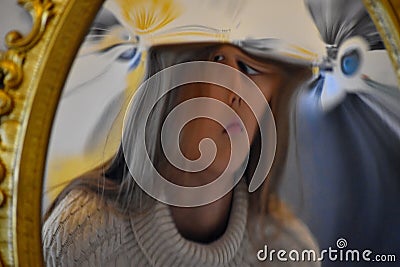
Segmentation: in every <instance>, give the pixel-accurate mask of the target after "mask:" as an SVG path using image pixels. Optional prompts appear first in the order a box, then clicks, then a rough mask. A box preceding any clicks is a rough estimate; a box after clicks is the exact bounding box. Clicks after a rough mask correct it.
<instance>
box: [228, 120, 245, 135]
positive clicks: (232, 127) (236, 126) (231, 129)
mask: <svg viewBox="0 0 400 267" xmlns="http://www.w3.org/2000/svg"><path fill="white" fill-rule="evenodd" d="M241 132H243V126H242V124H241V123H240V122H237V121H234V122H232V123H230V124H228V125H227V126H226V127H225V128H224V133H232V134H234V133H241Z"/></svg>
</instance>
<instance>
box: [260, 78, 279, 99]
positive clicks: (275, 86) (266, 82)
mask: <svg viewBox="0 0 400 267" xmlns="http://www.w3.org/2000/svg"><path fill="white" fill-rule="evenodd" d="M255 83H256V84H257V86H258V88H260V90H261V92H262V93H263V95H264V97H265V99H266V100H267V101H268V102H271V99H272V98H273V97H274V96H275V95H276V94H277V93H278V92H279V90H280V89H281V88H282V87H283V77H282V76H281V75H270V76H268V77H262V78H259V79H257V80H255Z"/></svg>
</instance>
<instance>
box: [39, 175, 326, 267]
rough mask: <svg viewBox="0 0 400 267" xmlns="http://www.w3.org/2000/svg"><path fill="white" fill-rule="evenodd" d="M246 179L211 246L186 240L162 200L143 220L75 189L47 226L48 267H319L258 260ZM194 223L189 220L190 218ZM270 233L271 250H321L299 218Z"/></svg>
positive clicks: (45, 257) (49, 219) (234, 197)
mask: <svg viewBox="0 0 400 267" xmlns="http://www.w3.org/2000/svg"><path fill="white" fill-rule="evenodd" d="M246 189H247V188H246V184H245V182H244V181H242V182H240V183H239V184H238V185H237V186H236V188H235V189H234V193H233V202H232V209H231V215H230V218H229V222H228V226H227V229H226V231H225V233H224V234H223V235H222V236H221V237H220V238H219V239H218V240H216V241H214V242H212V243H210V244H200V243H196V242H192V241H190V240H187V239H185V238H183V237H182V236H181V235H180V234H179V232H178V230H177V228H176V226H175V224H174V221H173V219H172V217H171V213H170V208H169V207H168V206H167V205H165V204H162V203H160V202H157V204H156V205H154V207H153V208H152V212H150V213H148V214H145V215H142V216H130V218H127V217H126V216H122V215H118V214H117V213H114V212H112V211H110V209H107V208H106V205H108V204H107V203H106V201H102V199H101V198H100V197H99V196H98V195H95V194H94V193H87V192H85V191H81V190H74V191H72V192H70V193H69V194H68V195H67V197H65V198H64V199H63V200H62V201H61V203H60V204H59V205H58V206H57V207H56V208H55V209H54V211H53V212H52V214H51V216H50V217H49V218H48V219H47V220H46V222H45V224H44V226H43V245H44V259H45V262H46V264H47V266H80V267H81V266H139V267H141V266H185V267H186V266H240V267H244V266H319V264H318V263H316V262H280V261H278V260H277V259H276V258H274V261H272V262H269V261H268V260H267V261H259V260H258V259H257V255H256V253H255V252H254V251H258V250H260V249H263V248H262V247H260V248H255V247H254V246H253V245H252V244H251V242H250V240H249V233H248V231H247V229H246V223H247V208H248V207H247V205H248V192H247V190H246ZM188 219H190V218H188ZM267 221H271V223H269V224H268V227H267V229H265V231H266V232H267V234H268V235H269V236H270V237H271V238H269V239H268V240H265V245H268V249H269V250H270V249H276V250H278V249H286V250H288V251H289V250H291V249H296V250H298V251H300V253H301V251H302V250H304V249H314V250H317V246H316V245H315V242H314V240H313V238H312V237H311V235H310V233H309V231H308V230H307V228H306V227H305V226H304V225H303V224H302V223H300V222H299V221H298V220H291V221H290V222H289V223H286V224H284V227H283V229H282V230H281V231H280V232H279V235H278V236H276V231H275V230H276V227H275V226H274V224H273V222H272V220H271V219H268V220H267Z"/></svg>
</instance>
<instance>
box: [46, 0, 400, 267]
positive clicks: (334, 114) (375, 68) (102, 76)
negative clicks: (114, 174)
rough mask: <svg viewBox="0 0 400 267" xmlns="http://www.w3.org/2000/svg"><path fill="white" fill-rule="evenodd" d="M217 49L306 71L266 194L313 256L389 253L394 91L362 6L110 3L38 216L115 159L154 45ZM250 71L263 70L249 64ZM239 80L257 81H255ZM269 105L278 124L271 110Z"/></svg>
mask: <svg viewBox="0 0 400 267" xmlns="http://www.w3.org/2000/svg"><path fill="white" fill-rule="evenodd" d="M217 43H219V44H225V45H226V46H227V47H230V48H232V47H231V45H233V47H234V48H237V49H238V51H240V52H238V53H239V55H246V56H247V57H248V60H249V61H251V60H254V62H262V64H261V63H260V64H261V65H262V66H263V67H264V66H265V65H264V64H267V63H268V64H269V65H268V64H267V65H268V66H270V65H273V66H275V64H276V65H279V66H280V67H282V66H284V67H283V68H285V66H286V67H287V68H289V67H290V68H292V67H293V66H295V67H293V68H294V69H295V70H297V68H299V69H307V70H308V71H309V75H308V78H307V79H303V80H301V79H300V78H299V81H300V83H299V84H296V86H295V87H296V88H295V89H296V90H295V91H294V92H293V95H291V98H290V101H289V100H288V101H287V103H289V106H290V109H288V111H287V112H286V113H285V116H287V118H288V121H287V128H285V130H284V134H283V135H284V136H286V137H285V138H287V147H286V148H285V150H286V152H285V159H284V160H280V159H279V161H278V162H279V164H280V167H279V168H278V169H279V171H278V172H276V173H275V172H273V174H276V176H277V175H278V173H279V179H277V180H276V181H277V182H272V185H273V186H274V190H276V192H275V193H276V195H277V196H278V198H279V199H281V200H282V201H283V202H284V203H286V204H287V206H288V207H289V208H290V209H291V210H292V212H293V214H294V215H295V217H296V218H298V219H299V220H301V221H302V222H303V223H304V224H305V225H306V226H307V227H308V229H309V230H310V232H311V234H312V236H313V237H314V238H315V240H316V243H317V245H318V246H319V248H320V249H327V248H328V247H335V248H336V245H337V244H338V243H337V242H339V241H338V240H339V239H340V238H342V239H344V241H346V242H348V245H349V247H352V248H359V249H366V248H368V249H370V250H372V251H373V252H374V253H375V254H379V253H380V254H385V253H386V254H393V255H394V254H395V253H397V252H396V251H395V248H398V247H399V246H400V233H399V232H398V230H397V226H398V225H399V223H400V209H399V207H398V205H397V203H398V202H399V200H400V179H399V178H400V177H399V175H400V167H399V166H400V165H399V164H398V161H399V159H400V105H399V102H400V91H399V88H398V81H397V79H396V74H395V71H394V70H393V67H392V64H391V62H390V59H389V56H388V54H387V51H386V50H385V47H384V45H383V42H382V40H381V38H380V36H379V34H378V33H377V30H376V29H375V27H374V24H373V22H372V21H371V19H370V18H369V16H368V14H367V12H366V10H365V9H364V7H363V3H362V1H352V2H350V1H337V0H336V1H318V0H306V1H304V2H303V1H296V2H295V3H294V2H293V1H290V0H286V1H272V0H271V1H255V2H251V3H250V2H246V1H240V0H234V1H201V2H197V3H196V4H194V3H192V2H190V1H183V0H182V1H128V0H125V1H124V0H108V1H106V3H105V4H104V7H103V8H102V10H101V11H100V12H99V14H98V16H97V18H96V20H95V21H94V22H93V25H92V27H91V29H90V31H89V32H88V34H87V36H86V38H85V41H84V42H83V44H82V46H81V48H80V51H79V53H78V55H77V57H76V59H75V62H74V65H73V67H72V69H71V72H70V74H69V78H68V80H67V83H66V86H65V88H64V90H63V93H62V97H61V99H60V103H59V107H58V110H57V114H56V119H55V122H54V125H53V131H52V137H51V140H50V146H49V151H48V160H47V166H46V176H45V188H44V195H43V214H44V213H45V211H46V210H47V209H48V208H49V207H50V205H51V203H52V202H53V200H54V199H55V198H56V196H57V195H58V194H59V193H60V192H61V191H62V190H63V188H64V187H65V186H66V185H67V184H68V183H69V182H70V181H72V180H73V179H74V178H76V177H79V176H82V174H84V173H87V172H90V171H91V170H93V169H94V168H96V167H98V166H105V165H103V164H105V163H106V162H108V161H109V160H110V159H113V158H114V156H115V155H116V153H117V151H118V149H119V147H120V144H121V140H122V136H123V133H124V132H125V130H126V128H124V127H126V124H124V119H126V118H127V117H129V114H130V113H129V110H130V109H129V108H131V107H132V105H133V104H132V105H131V106H129V103H130V101H131V99H132V98H135V97H137V94H135V92H136V91H137V90H140V89H138V88H139V86H140V85H141V84H142V83H143V82H144V77H145V76H146V73H147V72H148V71H149V69H151V66H152V65H153V64H156V63H154V62H155V60H154V58H150V57H149V55H154V54H153V53H152V52H153V51H154V50H152V49H151V48H152V47H154V46H155V47H158V48H157V49H160V51H163V47H164V49H165V50H169V49H170V48H171V47H173V48H172V49H171V51H172V50H173V51H174V54H168V53H165V55H166V56H165V57H166V58H165V60H166V61H168V60H171V59H169V58H167V57H168V56H171V55H173V57H176V58H179V56H178V55H180V54H181V55H183V54H184V51H187V50H188V49H192V48H191V46H190V45H194V44H198V46H196V48H193V49H197V50H194V51H199V52H198V54H197V55H196V57H195V59H197V60H202V61H204V60H207V59H205V58H202V57H201V56H200V54H201V53H202V52H204V51H208V50H207V49H210V48H209V47H210V44H214V45H211V46H212V47H215V46H216V45H215V44H217ZM228 44H229V45H228ZM167 45H171V46H170V47H169V48H168V46H167ZM193 47H194V46H193ZM202 47H204V49H203V48H202ZM230 48H229V49H230ZM157 49H156V50H157ZM224 49H225V48H224ZM157 51H158V50H157ZM179 51H181V52H179ZM213 51H214V50H213ZM216 51H219V50H218V49H217V50H216ZM212 53H213V52H212ZM212 53H211V54H212ZM160 54H161V55H164V54H162V53H161V52H160ZM211 54H210V55H211ZM217 55H218V56H220V55H219V54H217ZM151 59H153V60H151ZM162 59H163V58H162V57H161V60H162ZM212 59H213V60H214V61H218V60H215V57H213V58H212ZM224 59H225V58H222V59H221V60H224ZM192 60H193V59H191V60H190V59H182V60H181V61H179V60H177V61H176V62H177V63H180V62H186V61H192ZM213 60H209V61H213ZM241 62H242V61H241ZM244 62H245V63H246V61H245V60H244ZM157 63H158V62H157ZM226 64H227V63H226ZM169 65H173V64H169ZM169 65H168V64H167V66H169ZM228 65H229V64H228ZM248 65H249V66H250V67H251V68H255V69H256V71H259V70H260V69H257V66H258V65H257V63H255V65H251V64H250V63H249V64H248ZM247 67H248V66H247ZM247 67H246V68H247ZM247 71H249V70H248V69H247ZM204 73H208V72H206V71H204ZM246 75H247V76H249V77H250V78H252V77H253V76H251V75H253V74H252V73H251V71H249V72H248V73H247V74H246ZM296 77H297V76H296ZM177 79H178V78H177ZM287 79H288V80H289V78H287ZM178 80H179V79H178ZM253 81H255V80H253ZM256 81H257V79H256ZM256 83H257V82H256ZM257 85H258V86H259V84H257ZM139 96H142V95H141V94H139ZM264 96H265V94H264ZM279 96H280V93H277V94H276V99H280V98H279ZM142 97H143V96H142ZM265 97H266V96H265ZM281 97H285V93H282V96H281ZM272 99H275V98H274V97H272ZM267 100H268V102H269V104H270V105H271V109H272V116H273V117H274V120H275V122H276V121H279V116H280V115H278V114H279V113H276V112H275V111H276V110H277V108H276V106H278V104H276V106H275V107H274V103H278V102H274V101H273V100H271V99H268V98H267ZM138 101H139V100H138ZM143 101H144V100H143ZM277 101H278V100H277ZM279 101H281V100H279ZM139 102H140V101H139ZM279 103H281V102H279ZM274 108H275V109H274ZM193 109H194V108H193ZM198 112H200V113H201V112H203V111H201V110H198ZM127 114H128V115H127ZM254 116H256V115H254ZM256 117H257V116H256ZM128 121H129V120H128ZM125 123H126V121H125ZM244 124H246V123H245V122H244ZM279 125H280V124H279V122H277V126H278V129H277V139H278V145H277V149H278V150H277V151H272V152H271V153H275V152H276V153H280V152H279V149H280V148H279V147H280V145H279V142H280V141H279V140H280V138H282V137H281V136H282V130H280V129H279ZM146 127H147V124H146ZM259 127H260V129H264V128H262V127H261V126H260V125H259ZM170 130H171V128H170ZM137 131H139V130H137ZM171 131H172V130H171ZM130 133H131V132H130ZM275 134H276V133H275ZM192 135H193V136H194V135H195V134H192ZM250 139H251V138H250ZM268 142H269V141H268ZM268 142H267V144H272V143H268ZM199 146H200V144H199ZM217 147H218V145H217ZM206 148H207V149H208V150H210V149H211V148H210V147H206ZM131 149H133V148H132V147H131ZM207 149H206V150H205V151H208V150H207ZM232 149H233V148H232ZM200 150H201V148H200ZM232 151H233V150H232ZM267 154H268V153H267ZM125 156H126V155H125ZM198 156H199V155H197V156H194V158H192V160H194V159H196V158H197V157H198ZM271 163H272V161H271ZM276 168H277V167H273V168H272V170H273V171H275V170H276ZM101 181H102V180H100V179H99V184H100V183H101ZM272 181H275V180H272ZM99 188H102V187H101V186H99ZM103 189H104V188H103ZM256 189H257V188H256ZM99 191H101V190H99ZM103 193H104V192H103ZM99 194H101V193H99ZM44 238H46V237H44ZM346 244H347V243H346ZM339 248H340V247H339ZM44 249H45V250H46V249H47V248H46V247H45V248H44ZM398 257H400V255H397V258H398ZM45 260H46V258H45ZM333 265H334V262H324V265H323V266H333Z"/></svg>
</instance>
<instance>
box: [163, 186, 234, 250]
mask: <svg viewBox="0 0 400 267" xmlns="http://www.w3.org/2000/svg"><path fill="white" fill-rule="evenodd" d="M232 195H233V194H232V191H231V192H229V193H228V194H226V195H225V196H224V197H222V198H220V199H218V200H216V201H214V202H213V203H210V204H207V205H204V206H201V207H194V208H182V207H174V206H170V208H171V214H172V218H173V220H174V222H175V225H176V228H177V229H178V231H179V233H180V234H181V235H182V236H183V237H184V238H186V239H189V240H192V241H195V242H200V243H210V242H212V241H214V240H216V239H218V238H219V237H220V236H221V235H222V234H223V233H224V232H225V229H226V227H227V225H228V221H229V214H230V209H231V203H232Z"/></svg>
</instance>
